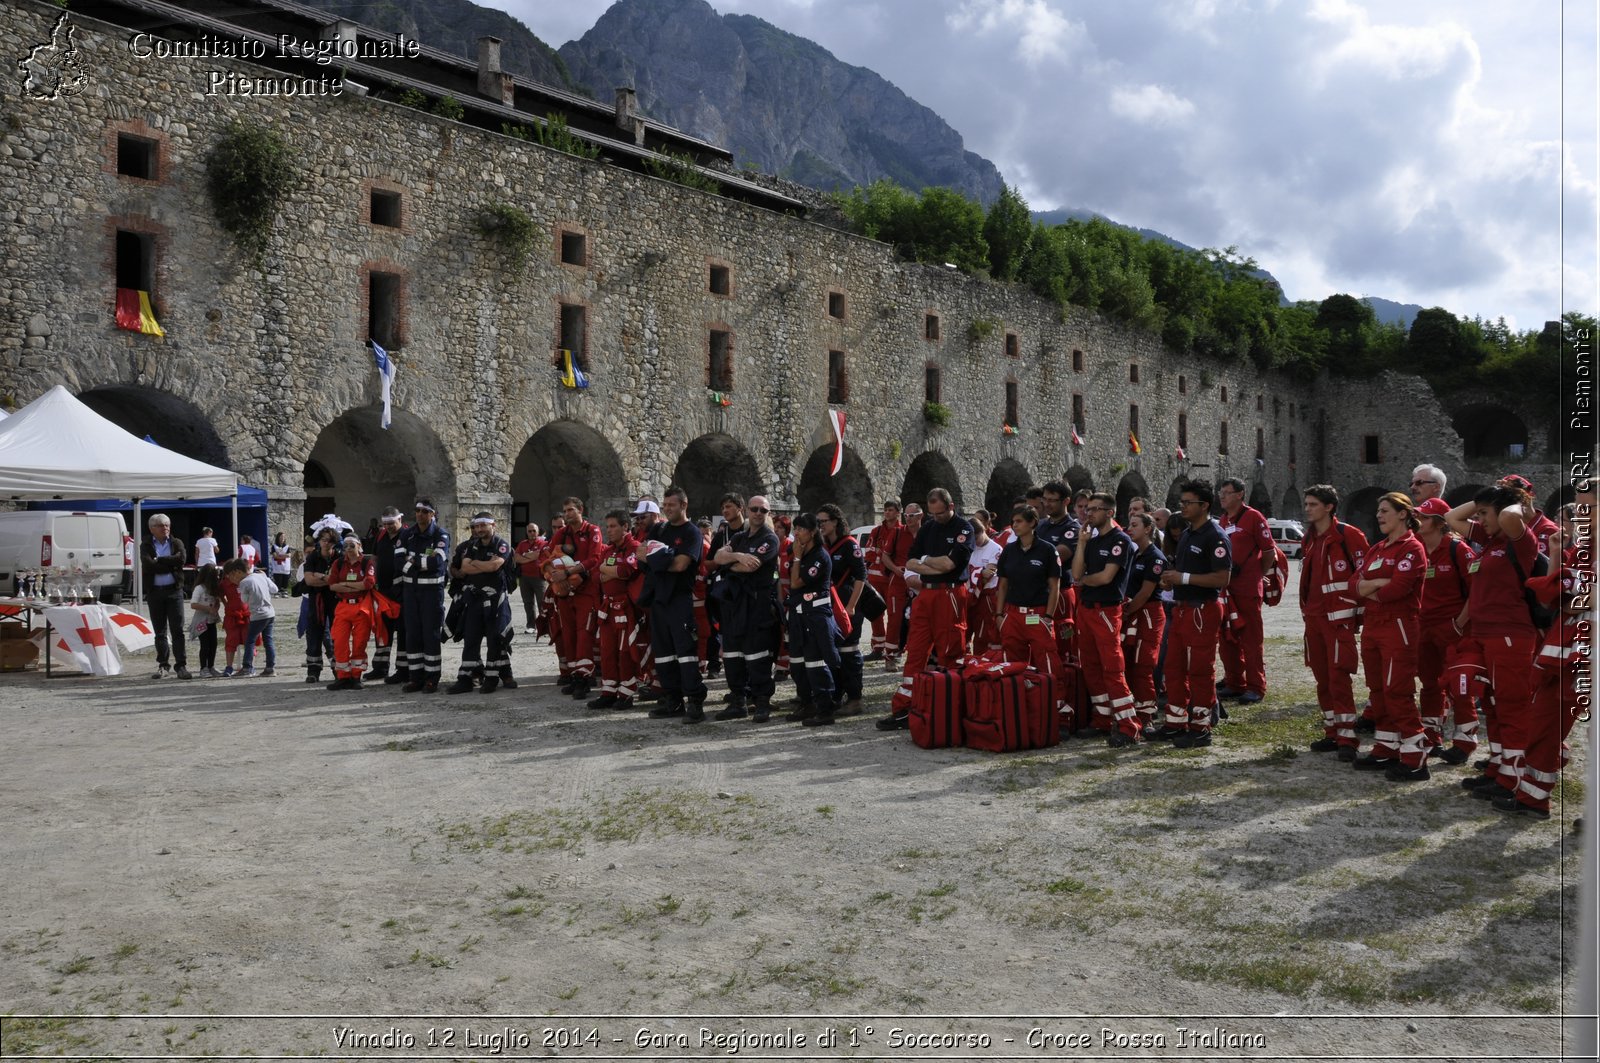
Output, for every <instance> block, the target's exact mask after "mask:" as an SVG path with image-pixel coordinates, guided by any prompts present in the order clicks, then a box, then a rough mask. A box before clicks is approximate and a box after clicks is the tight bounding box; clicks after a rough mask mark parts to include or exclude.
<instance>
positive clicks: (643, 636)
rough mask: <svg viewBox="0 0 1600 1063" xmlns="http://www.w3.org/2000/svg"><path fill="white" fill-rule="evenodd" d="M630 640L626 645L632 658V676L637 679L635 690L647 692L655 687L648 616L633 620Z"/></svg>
mask: <svg viewBox="0 0 1600 1063" xmlns="http://www.w3.org/2000/svg"><path fill="white" fill-rule="evenodd" d="M646 612H648V610H647V611H646ZM632 639H633V641H632V642H630V643H629V644H628V653H629V655H630V656H631V657H632V658H633V672H634V675H635V676H637V677H638V683H637V685H636V686H635V689H636V690H648V689H650V688H651V687H653V686H655V685H656V655H655V648H654V646H653V645H652V644H651V642H650V617H649V616H648V615H646V616H640V617H637V618H636V619H635V620H634V624H633V635H632Z"/></svg>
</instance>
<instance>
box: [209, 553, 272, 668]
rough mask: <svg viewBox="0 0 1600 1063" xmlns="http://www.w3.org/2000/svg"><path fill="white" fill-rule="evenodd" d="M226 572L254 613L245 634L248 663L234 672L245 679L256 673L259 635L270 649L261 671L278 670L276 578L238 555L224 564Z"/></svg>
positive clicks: (246, 606)
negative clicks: (274, 603)
mask: <svg viewBox="0 0 1600 1063" xmlns="http://www.w3.org/2000/svg"><path fill="white" fill-rule="evenodd" d="M222 575H223V578H224V579H226V580H227V581H228V582H229V583H232V584H233V585H234V586H235V587H237V588H238V591H239V600H240V601H241V602H243V603H244V607H245V609H247V610H249V614H250V626H249V627H248V628H247V629H246V630H245V636H244V665H243V667H242V668H240V669H239V671H238V672H236V673H234V675H235V676H236V677H237V678H241V679H244V678H248V677H250V676H253V675H255V674H256V669H255V658H256V639H257V638H260V639H261V642H262V645H263V646H265V647H266V650H267V666H266V668H264V669H262V671H261V674H262V675H263V676H270V675H274V674H276V673H275V672H274V670H273V666H274V665H276V664H277V663H278V648H277V646H275V645H274V644H273V641H272V622H273V620H274V619H276V618H277V615H278V611H277V610H276V609H274V608H273V607H272V595H273V592H274V591H275V590H276V588H275V587H274V586H273V585H272V580H270V579H268V578H267V574H266V573H265V572H253V571H251V567H250V562H248V561H246V560H244V559H243V558H238V557H236V558H234V559H233V560H232V561H229V562H228V563H227V564H226V565H224V566H223V567H222Z"/></svg>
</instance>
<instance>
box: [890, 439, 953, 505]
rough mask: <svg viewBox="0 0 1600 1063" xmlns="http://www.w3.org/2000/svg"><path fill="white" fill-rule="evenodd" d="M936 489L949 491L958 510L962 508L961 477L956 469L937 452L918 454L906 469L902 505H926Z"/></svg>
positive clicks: (901, 494)
mask: <svg viewBox="0 0 1600 1063" xmlns="http://www.w3.org/2000/svg"><path fill="white" fill-rule="evenodd" d="M935 487H942V488H944V489H945V490H946V491H949V492H950V497H951V498H953V499H955V503H956V508H958V509H959V508H960V507H961V477H959V476H957V475H956V467H955V466H954V465H952V464H950V459H949V458H947V457H945V456H944V455H943V454H941V453H939V452H938V451H937V450H928V451H924V452H923V453H921V454H918V455H917V456H916V459H915V460H914V461H912V463H911V465H910V467H909V468H907V469H906V478H905V482H904V483H903V484H902V485H901V487H900V504H901V505H910V504H911V503H912V502H915V503H916V504H917V505H919V506H920V505H924V504H925V503H926V502H927V501H928V492H929V491H931V490H933V489H934V488H935Z"/></svg>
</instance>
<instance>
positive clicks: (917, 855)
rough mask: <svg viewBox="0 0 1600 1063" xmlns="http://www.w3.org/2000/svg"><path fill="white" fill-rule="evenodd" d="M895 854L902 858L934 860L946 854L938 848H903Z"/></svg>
mask: <svg viewBox="0 0 1600 1063" xmlns="http://www.w3.org/2000/svg"><path fill="white" fill-rule="evenodd" d="M894 855H895V856H896V857H898V858H899V859H901V860H934V859H937V858H938V857H940V856H943V855H944V854H943V853H941V852H939V851H938V850H936V849H901V850H900V851H899V852H898V853H895V854H894Z"/></svg>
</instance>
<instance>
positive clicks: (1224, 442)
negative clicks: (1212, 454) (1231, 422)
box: [1217, 421, 1228, 454]
mask: <svg viewBox="0 0 1600 1063" xmlns="http://www.w3.org/2000/svg"><path fill="white" fill-rule="evenodd" d="M1227 452H1228V422H1227V421H1223V422H1222V436H1221V438H1220V439H1218V440H1217V453H1218V454H1226V453H1227Z"/></svg>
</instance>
